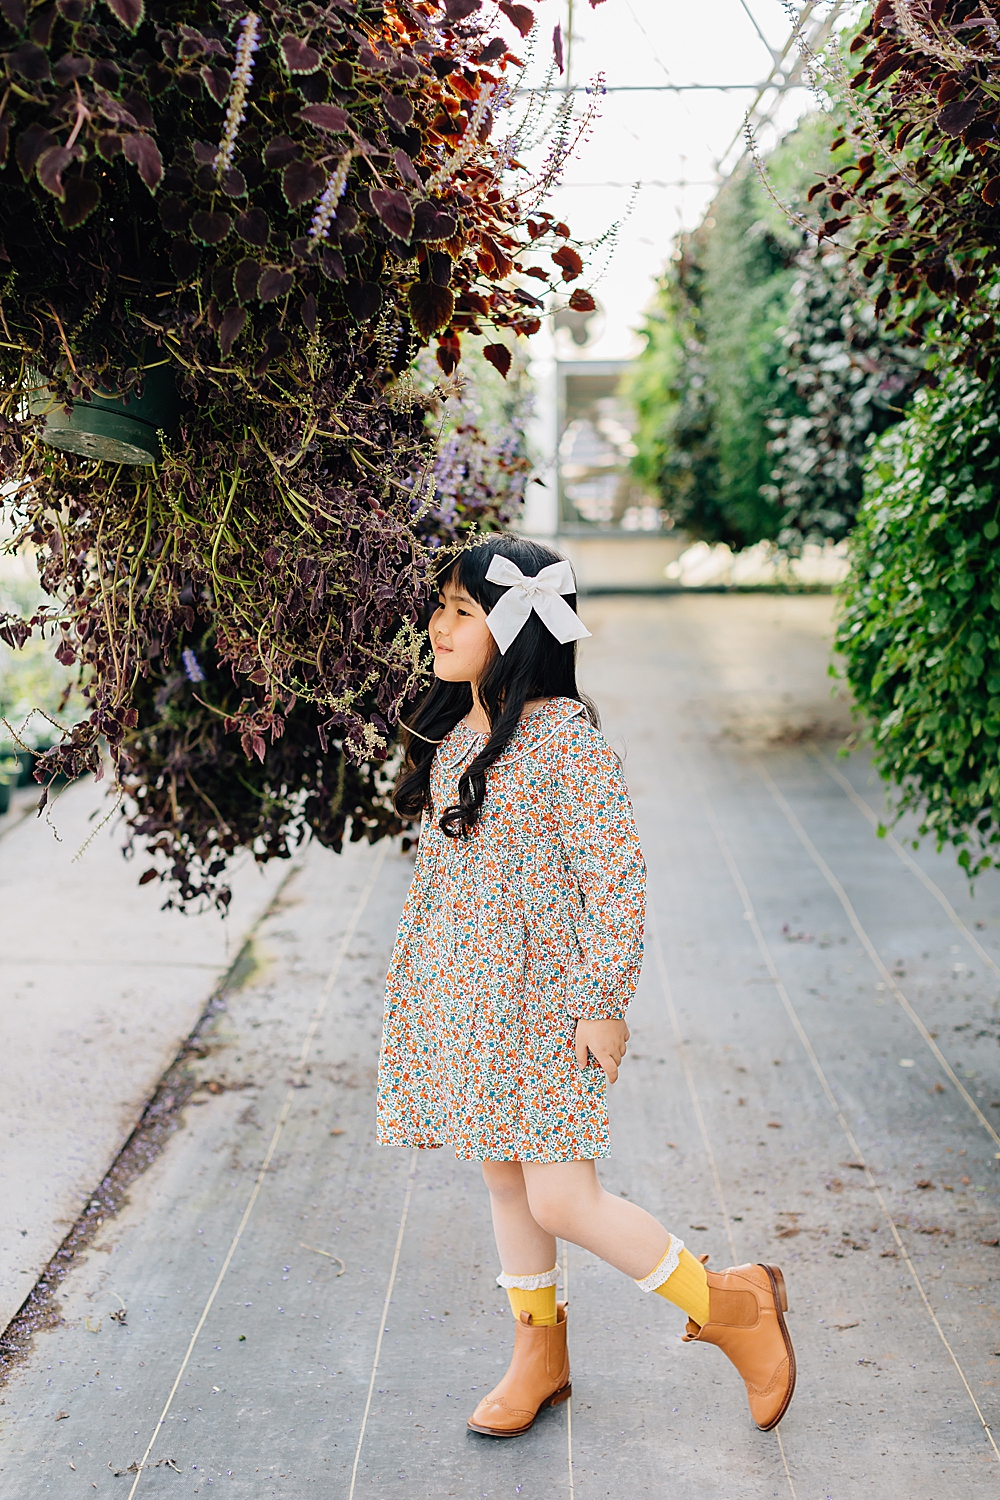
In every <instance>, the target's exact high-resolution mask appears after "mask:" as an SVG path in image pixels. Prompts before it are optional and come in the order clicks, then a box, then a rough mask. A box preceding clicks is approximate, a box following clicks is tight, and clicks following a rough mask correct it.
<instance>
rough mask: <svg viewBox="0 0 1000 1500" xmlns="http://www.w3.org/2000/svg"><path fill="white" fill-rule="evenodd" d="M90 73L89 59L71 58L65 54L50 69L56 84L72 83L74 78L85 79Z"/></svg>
mask: <svg viewBox="0 0 1000 1500" xmlns="http://www.w3.org/2000/svg"><path fill="white" fill-rule="evenodd" d="M89 72H90V58H89V57H71V56H70V54H69V53H68V52H67V53H66V55H65V57H61V58H60V59H59V61H58V62H57V63H56V65H55V67H54V68H53V69H52V76H53V78H54V79H55V81H56V83H63V84H65V83H72V82H73V79H74V78H86V76H87V74H88V73H89Z"/></svg>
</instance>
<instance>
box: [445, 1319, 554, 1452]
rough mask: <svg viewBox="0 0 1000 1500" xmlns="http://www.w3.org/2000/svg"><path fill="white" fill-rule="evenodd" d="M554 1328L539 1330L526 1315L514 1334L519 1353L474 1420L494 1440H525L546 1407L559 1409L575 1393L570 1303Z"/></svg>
mask: <svg viewBox="0 0 1000 1500" xmlns="http://www.w3.org/2000/svg"><path fill="white" fill-rule="evenodd" d="M556 1319H557V1321H556V1323H555V1325H554V1327H551V1328H539V1327H536V1325H535V1324H534V1323H532V1321H531V1314H530V1313H529V1312H522V1314H521V1316H520V1318H519V1319H518V1321H517V1323H516V1325H515V1330H514V1353H513V1356H512V1358H511V1361H510V1365H509V1366H508V1369H507V1373H506V1375H505V1376H504V1378H503V1379H502V1380H501V1382H500V1384H499V1385H498V1386H497V1387H496V1389H495V1390H492V1391H490V1393H489V1395H488V1396H484V1397H483V1399H482V1401H480V1403H479V1405H478V1406H477V1407H476V1409H475V1411H474V1412H473V1413H472V1416H471V1417H470V1418H469V1426H470V1427H471V1429H472V1431H473V1432H484V1433H486V1435H487V1436H488V1437H519V1436H520V1435H521V1433H522V1432H527V1430H528V1428H529V1427H531V1426H532V1425H533V1424H534V1421H535V1418H536V1417H537V1415H538V1413H539V1412H540V1411H541V1410H542V1408H543V1407H545V1406H558V1405H559V1404H560V1402H562V1401H566V1400H568V1399H569V1397H570V1396H571V1395H572V1392H573V1387H572V1386H571V1385H570V1383H569V1351H568V1350H567V1348H566V1303H565V1302H560V1303H559V1304H558V1305H557V1307H556Z"/></svg>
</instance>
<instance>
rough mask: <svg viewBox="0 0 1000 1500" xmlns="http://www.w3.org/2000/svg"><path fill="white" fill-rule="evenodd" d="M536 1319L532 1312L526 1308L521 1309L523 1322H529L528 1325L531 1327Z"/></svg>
mask: <svg viewBox="0 0 1000 1500" xmlns="http://www.w3.org/2000/svg"><path fill="white" fill-rule="evenodd" d="M534 1321H535V1320H534V1318H533V1317H532V1315H531V1313H530V1312H528V1311H527V1310H526V1309H524V1308H522V1309H521V1322H522V1323H525V1324H527V1325H528V1327H529V1328H530V1327H531V1326H532V1324H533V1323H534Z"/></svg>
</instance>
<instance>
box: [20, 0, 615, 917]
mask: <svg viewBox="0 0 1000 1500" xmlns="http://www.w3.org/2000/svg"><path fill="white" fill-rule="evenodd" d="M515 9H516V10H518V12H519V16H520V19H519V20H517V21H516V22H515V24H517V25H518V27H519V29H521V30H522V31H523V30H524V25H530V22H531V19H532V14H533V13H532V12H531V11H530V10H529V9H528V8H527V7H523V6H522V7H515ZM480 12H481V6H480V4H479V3H478V0H447V3H446V4H445V5H444V7H443V8H442V7H441V6H439V5H438V4H436V3H434V0H413V3H409V0H408V3H401V4H399V5H393V4H382V3H379V0H358V3H357V4H355V3H353V0H331V3H330V4H313V3H304V4H303V3H294V4H292V3H279V0H267V4H266V5H262V6H261V9H260V11H259V12H256V11H252V10H247V8H246V6H245V5H244V4H242V3H240V4H236V3H233V0H176V3H167V0H162V3H153V0H150V3H147V4H145V5H143V4H142V3H140V0H103V3H97V4H95V3H91V0H59V3H58V4H55V5H51V6H46V7H38V6H35V7H33V8H31V9H30V10H29V9H27V8H26V7H25V5H24V4H23V0H0V60H2V63H3V68H4V70H5V74H6V80H5V86H4V91H3V93H2V96H0V392H2V394H0V462H2V464H3V467H4V470H5V473H6V475H7V476H8V479H9V480H10V481H11V488H9V489H8V490H7V491H6V492H5V498H4V502H3V503H4V505H5V508H6V509H7V510H8V512H9V514H10V517H11V518H12V520H13V523H14V527H15V531H16V535H17V538H18V540H19V541H25V542H30V543H31V544H32V545H33V546H34V547H35V548H37V549H38V552H39V556H40V561H41V578H42V582H43V585H44V587H45V589H46V591H47V592H48V594H49V596H50V597H51V600H52V603H51V604H49V605H48V606H46V607H45V608H43V609H41V610H39V611H37V612H36V613H35V615H34V616H33V617H32V618H31V619H28V620H25V619H23V618H21V617H17V616H10V615H9V616H7V617H6V618H5V619H4V620H2V621H0V634H2V636H3V638H4V639H5V640H6V641H8V643H10V644H15V645H16V644H18V643H19V642H20V641H23V640H24V639H26V638H27V636H28V635H29V634H30V633H31V632H32V631H34V632H40V631H41V632H53V631H54V632H55V633H56V636H57V638H58V648H57V653H56V654H57V656H58V658H59V660H60V661H62V662H64V663H76V664H77V665H78V666H79V668H80V670H81V680H82V685H83V690H84V692H85V693H86V696H87V699H88V704H89V712H88V714H87V715H86V717H85V718H83V719H81V720H80V721H79V722H78V723H77V724H76V725H75V727H74V728H73V730H72V732H71V733H70V734H68V735H67V736H66V737H65V739H64V740H63V741H62V743H61V744H59V745H57V746H56V747H54V748H53V749H52V750H51V751H49V752H48V754H47V756H46V757H45V759H44V761H43V763H42V766H41V770H40V772H39V774H40V776H42V777H48V776H52V775H55V774H56V773H65V774H68V775H71V776H73V775H77V774H79V773H80V772H82V771H84V770H88V769H89V770H96V769H98V767H99V765H100V757H101V746H102V745H106V746H107V747H108V748H109V750H110V752H111V756H112V760H113V763H114V765H115V768H116V775H117V776H118V777H119V779H120V781H121V784H122V786H123V788H124V790H125V791H126V792H127V793H128V795H129V798H130V799H131V800H130V803H129V804H128V805H129V806H130V807H131V809H132V812H130V814H129V816H130V818H131V821H132V827H133V830H134V832H135V834H136V836H137V837H138V838H139V841H140V843H141V842H142V840H143V839H152V840H153V843H154V845H155V847H156V849H157V851H158V854H159V855H160V856H161V859H160V863H159V864H158V866H157V869H158V870H159V872H160V873H161V874H162V873H166V874H167V875H168V877H169V878H170V879H172V880H173V881H175V882H176V884H177V888H178V890H179V892H180V896H181V899H182V900H189V899H193V897H195V896H198V897H212V896H214V893H216V892H221V893H222V896H221V897H220V899H224V895H225V885H224V881H223V879H222V874H223V871H224V868H225V863H226V860H227V858H228V856H229V854H230V853H231V852H232V851H233V850H234V849H236V848H239V847H247V846H249V847H251V848H252V849H253V851H254V853H255V856H256V857H258V858H268V857H271V855H272V854H273V853H278V854H284V853H287V852H288V848H289V846H290V841H291V842H294V839H295V838H296V837H298V836H299V835H300V834H301V832H302V831H303V830H304V829H306V828H310V829H312V830H313V831H314V832H316V833H317V834H318V836H320V837H323V838H324V839H325V840H326V841H327V842H330V843H332V844H334V845H335V846H336V845H337V844H338V842H339V840H340V839H341V838H342V837H343V836H344V834H345V830H347V829H350V832H351V836H352V837H356V836H364V835H368V836H376V835H378V834H380V833H382V832H384V831H386V830H388V829H391V828H393V827H395V826H396V825H395V821H394V817H393V815H392V814H391V812H390V810H389V809H388V807H387V805H386V800H385V797H384V793H383V792H380V791H379V789H378V788H379V785H380V784H379V783H378V776H379V775H380V772H379V769H378V768H379V767H380V765H381V764H382V763H383V762H384V759H385V757H386V755H387V753H388V751H389V748H390V746H391V742H392V736H393V731H394V725H395V722H396V719H397V717H398V713H399V710H400V706H401V705H402V704H403V703H404V702H406V701H407V699H408V698H410V697H412V696H413V694H414V693H415V692H416V691H417V690H418V687H419V685H420V682H421V680H422V674H423V671H424V665H423V662H422V659H421V631H420V620H421V608H422V604H423V601H424V599H425V597H426V593H427V586H428V576H429V575H428V567H429V556H430V549H429V542H430V541H432V540H433V539H434V532H435V524H436V523H435V521H434V512H435V495H436V483H437V482H436V479H435V475H434V439H433V431H432V429H431V428H430V427H429V426H428V422H427V420H426V405H425V404H424V403H423V402H422V401H421V400H419V399H417V400H414V399H402V397H401V395H400V391H399V386H398V379H397V377H398V376H399V375H400V374H401V372H403V371H405V370H406V369H407V367H408V366H409V365H410V363H411V362H412V360H413V358H414V356H415V355H416V353H417V352H418V350H419V349H420V348H421V347H422V346H423V345H425V344H427V343H428V342H431V341H433V342H434V344H435V347H436V357H437V362H438V365H439V366H440V368H441V369H442V370H443V372H444V374H445V375H450V374H451V373H452V371H454V369H455V367H456V365H457V364H458V361H459V359H460V358H461V356H462V352H463V343H465V344H466V345H467V343H468V340H469V339H470V338H472V339H473V340H477V339H481V340H483V352H484V354H485V355H486V357H487V359H488V360H490V361H491V362H492V363H493V364H494V365H495V366H496V367H497V368H498V369H501V371H502V372H503V373H506V366H507V365H509V362H510V350H509V348H508V343H509V341H510V339H511V338H517V337H518V336H524V335H529V334H531V333H532V332H534V331H536V330H537V328H538V327H539V326H540V318H541V313H542V311H543V300H542V299H543V297H544V296H545V294H546V293H547V292H550V291H552V290H554V289H555V288H557V287H561V286H562V285H563V284H564V283H565V282H566V281H571V280H574V279H576V278H577V277H578V276H579V274H580V272H581V271H582V260H581V259H580V257H579V255H578V254H577V252H576V251H575V250H573V249H572V247H571V246H570V245H569V243H568V239H569V230H568V228H567V227H566V226H565V225H563V224H560V223H557V222H556V221H555V220H554V218H553V217H552V216H551V215H550V214H548V213H547V212H545V211H544V210H543V209H541V208H540V207H539V201H540V199H541V198H542V197H543V196H544V193H545V191H546V188H547V186H548V183H549V182H550V181H551V180H552V178H553V177H554V176H555V175H556V174H557V173H558V170H559V167H560V165H561V163H562V162H563V161H564V160H565V158H566V155H567V154H568V153H569V152H570V151H571V150H572V149H573V146H574V144H575V141H576V139H577V138H578V135H579V132H580V131H581V130H584V129H586V128H587V126H588V118H584V119H583V120H582V121H575V122H574V121H573V119H572V117H571V112H572V100H571V98H569V99H568V100H567V101H564V105H562V106H560V109H559V111H557V116H556V121H555V125H554V127H553V128H554V137H553V149H552V152H551V153H550V158H549V160H548V161H547V163H546V166H545V168H544V170H543V173H542V175H541V177H540V178H539V179H537V180H536V179H532V178H530V176H529V174H527V173H525V172H524V171H523V169H521V168H519V167H518V166H517V165H516V149H517V144H518V134H517V129H516V127H515V128H514V129H513V130H512V131H510V132H509V133H508V134H507V135H504V134H503V133H502V132H501V131H500V129H499V125H498V122H499V121H500V120H501V118H502V117H503V114H504V111H506V110H507V109H508V108H509V106H510V103H511V99H512V89H511V80H512V79H513V78H514V77H516V76H517V72H518V69H519V68H520V66H521V65H520V63H519V60H518V59H517V58H516V57H514V55H513V53H512V52H511V51H510V50H509V47H508V43H507V41H506V40H505V39H504V38H503V37H502V36H490V35H489V30H490V26H489V24H487V23H488V21H489V19H490V18H489V17H487V16H485V15H482V14H480ZM525 18H527V19H525ZM522 23H524V24H522ZM512 161H513V162H514V163H515V165H514V166H513V167H512V166H511V163H512ZM529 260H530V262H531V263H530V264H528V263H527V262H528V261H529ZM522 273H523V275H522ZM526 276H531V277H532V278H533V279H532V280H531V281H530V286H531V288H532V290H531V291H530V292H529V291H527V290H526V289H525V286H524V285H523V284H522V280H523V277H526ZM161 381H162V382H164V388H163V389H162V390H160V391H159V392H157V391H156V389H155V387H156V386H157V384H158V383H159V382H161ZM156 400H160V401H161V406H160V412H161V415H154V416H153V417H152V421H155V422H157V423H160V422H161V421H162V426H157V427H156V428H155V429H153V431H152V432H150V431H149V430H148V429H149V428H150V427H151V422H150V421H149V420H147V419H148V418H149V404H150V402H151V401H153V402H154V403H155V401H156ZM163 400H166V401H167V402H168V403H169V402H174V401H175V402H176V404H177V409H176V411H175V412H174V413H172V414H171V415H170V416H169V417H168V416H163V415H162V412H163V410H164V408H163V405H162V401H163ZM104 403H109V404H110V405H107V404H104ZM110 407H113V408H114V410H111V409H110ZM95 413H96V415H95ZM112 418H113V419H114V420H113V422H112ZM123 421H124V422H126V423H127V422H129V421H131V422H132V423H133V426H134V424H135V423H136V422H145V424H146V431H145V432H144V433H140V436H141V437H142V441H143V442H146V444H147V446H146V448H145V449H142V448H141V444H138V443H136V444H132V446H133V447H136V448H139V449H140V459H144V460H148V459H150V458H152V459H154V460H155V462H153V463H149V462H148V461H140V462H138V463H136V462H135V461H134V455H132V456H131V457H130V455H129V453H128V452H123V451H121V445H124V447H125V448H126V449H127V448H128V447H129V445H130V440H129V438H128V437H127V435H124V431H123V429H122V426H121V424H122V422H123ZM95 422H96V423H97V426H98V427H100V425H101V423H102V422H103V423H104V425H105V427H107V426H108V424H109V423H110V425H112V426H114V427H115V431H113V432H107V431H105V432H103V433H102V432H100V431H98V432H96V433H95V431H94V423H95ZM81 424H82V428H81ZM88 424H89V426H88ZM81 430H82V431H83V433H84V438H85V439H86V440H84V439H83V438H79V434H80V432H81ZM78 439H79V440H78ZM54 443H55V444H58V446H53V444H54ZM115 443H118V444H119V445H120V446H119V449H118V451H117V452H115V451H114V447H113V445H114V444H115ZM102 444H110V445H112V446H111V447H110V448H109V447H107V446H105V447H103V448H102V446H101V445H102ZM74 445H75V451H74ZM109 454H110V455H111V457H112V458H113V459H115V460H122V461H120V462H119V461H113V462H112V461H109V459H108V455H109ZM462 525H463V521H462V518H461V517H458V518H456V519H453V520H452V521H449V522H448V523H447V524H446V525H443V529H440V528H439V539H447V537H449V536H451V537H453V538H454V537H455V536H456V535H457V534H458V532H460V531H461V529H462ZM456 527H457V531H456ZM196 705H197V706H196ZM182 708H183V710H184V711H183V713H181V709H182ZM178 715H180V716H181V718H183V721H184V723H183V733H181V730H180V728H179V727H178V723H179V721H178ZM282 742H283V748H282V749H281V750H280V751H279V749H278V747H279V746H280V745H282ZM307 747H312V748H307ZM317 747H318V748H317ZM317 756H318V757H321V758H322V759H323V765H322V766H320V765H319V764H318V762H317ZM341 758H343V759H345V760H346V762H347V766H346V767H343V768H342V767H340V766H339V765H338V762H339V760H340V759H341ZM248 766H249V768H250V769H249V770H248ZM237 773H238V775H239V776H242V778H243V782H244V783H246V782H249V783H250V784H251V787H250V788H248V789H247V790H246V799H247V807H246V809H243V808H242V807H238V806H236V805H235V804H234V803H231V802H230V801H229V800H227V794H226V793H224V791H223V789H222V783H223V782H225V783H226V786H227V787H228V786H229V785H230V783H232V784H233V785H236V784H238V775H237ZM265 773H266V774H265ZM303 809H305V811H303ZM209 872H211V873H209Z"/></svg>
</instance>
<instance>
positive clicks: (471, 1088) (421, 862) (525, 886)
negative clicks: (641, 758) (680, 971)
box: [378, 698, 646, 1161]
mask: <svg viewBox="0 0 1000 1500" xmlns="http://www.w3.org/2000/svg"><path fill="white" fill-rule="evenodd" d="M483 743H484V738H483V736H481V735H476V734H473V732H472V731H471V730H470V729H468V728H467V727H466V726H465V724H463V723H459V724H458V725H456V727H455V728H454V729H453V730H452V731H451V733H450V734H448V735H447V736H446V738H445V739H444V740H443V741H442V743H441V744H440V745H439V747H438V749H437V750H436V752H435V755H434V761H433V765H432V768H431V780H430V792H431V799H432V804H433V806H432V808H431V809H429V810H428V812H427V813H426V814H425V816H424V823H423V831H422V833H421V837H420V844H419V849H418V853H417V862H416V867H415V870H414V874H413V882H412V884H411V886H410V891H409V895H408V896H407V899H406V904H405V906H404V908H403V914H402V917H401V918H400V923H399V931H398V934H397V937H396V944H395V947H394V949H393V954H392V962H391V965H390V968H389V976H388V981H387V986H386V1003H385V1019H384V1025H383V1035H382V1052H381V1057H380V1061H379V1089H378V1139H379V1141H380V1142H381V1143H382V1144H383V1145H391V1146H421V1147H435V1146H444V1145H454V1147H455V1154H456V1156H457V1157H459V1158H462V1159H465V1160H478V1161H570V1160H574V1159H576V1158H586V1159H590V1158H594V1157H600V1156H606V1155H607V1154H608V1151H609V1149H610V1147H609V1140H608V1110H607V1097H606V1080H605V1077H604V1073H603V1071H602V1070H601V1068H599V1067H598V1066H597V1065H596V1064H595V1063H594V1062H593V1060H591V1064H590V1066H588V1067H587V1068H580V1067H578V1065H577V1063H576V1059H575V1055H574V1049H573V1044H574V1031H575V1022H576V1019H577V1018H578V1017H584V1018H587V1019H600V1018H610V1017H618V1018H620V1017H622V1016H623V1015H624V1013H625V1007H626V1006H627V1004H628V1002H629V1000H630V999H631V997H632V995H633V993H634V991H635V987H636V984H637V983H638V979H639V969H640V965H641V962H642V929H643V920H644V916H645V877H646V872H645V866H644V863H643V858H642V851H641V849H640V847H639V840H638V837H637V834H636V831H635V824H634V821H633V817H632V806H631V803H630V801H629V795H628V790H627V788H626V786H625V780H624V777H623V776H622V772H621V767H620V765H619V762H618V759H617V757H616V756H615V755H614V754H613V753H612V751H611V750H610V749H609V748H608V746H607V744H606V743H605V741H604V739H603V738H602V736H601V734H600V733H599V731H598V730H596V729H595V728H593V726H592V725H591V724H590V722H589V720H588V718H587V717H586V710H585V709H584V707H583V705H582V704H581V703H578V702H576V701H575V700H573V699H570V698H553V699H550V700H549V701H548V702H547V703H546V704H545V705H544V706H543V707H541V708H539V709H537V710H535V711H534V712H533V713H531V714H530V715H528V716H527V717H526V718H525V719H523V720H522V722H521V724H520V726H519V727H518V729H517V731H516V733H515V735H514V737H513V739H512V740H511V743H510V744H509V745H508V747H507V749H506V750H505V751H504V753H503V755H502V756H501V757H500V759H499V760H498V761H497V762H496V763H495V765H494V766H493V767H492V768H491V769H490V771H489V772H488V773H487V783H486V800H485V802H484V804H483V808H482V813H481V815H480V819H479V822H478V823H477V824H476V826H475V829H474V830H473V833H472V835H471V837H469V838H449V837H448V836H447V835H445V834H444V833H442V831H441V829H440V827H439V826H438V819H439V818H440V816H441V813H442V812H443V810H444V809H445V808H446V807H448V806H451V805H453V804H454V803H456V802H457V801H458V782H459V777H460V776H461V774H462V771H463V769H464V768H465V767H466V765H467V764H468V763H469V761H470V760H471V759H472V758H473V756H474V755H475V754H476V753H477V752H478V751H479V750H480V749H481V748H482V745H483Z"/></svg>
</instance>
